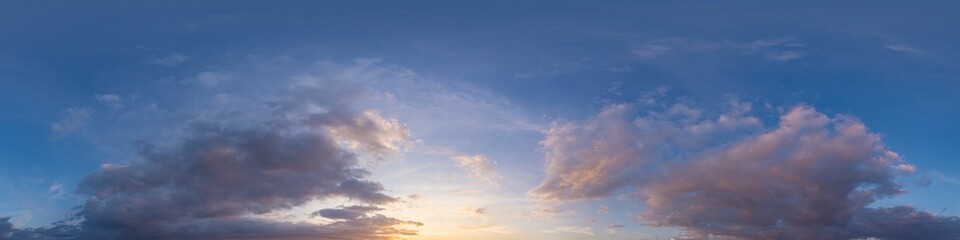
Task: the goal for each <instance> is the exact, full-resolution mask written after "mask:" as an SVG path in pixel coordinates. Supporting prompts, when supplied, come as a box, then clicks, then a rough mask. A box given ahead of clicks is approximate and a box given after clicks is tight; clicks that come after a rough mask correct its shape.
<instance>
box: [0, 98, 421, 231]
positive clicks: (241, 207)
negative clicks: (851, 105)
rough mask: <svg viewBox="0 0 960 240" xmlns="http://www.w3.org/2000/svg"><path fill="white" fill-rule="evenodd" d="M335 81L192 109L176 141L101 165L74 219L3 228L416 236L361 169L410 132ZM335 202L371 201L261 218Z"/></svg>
mask: <svg viewBox="0 0 960 240" xmlns="http://www.w3.org/2000/svg"><path fill="white" fill-rule="evenodd" d="M338 84H340V83H337V82H334V81H328V82H324V83H323V84H320V85H315V86H302V85H296V86H290V87H289V88H283V89H281V90H280V91H281V94H277V95H275V96H268V97H263V98H255V99H257V100H250V101H245V102H241V103H243V104H248V105H244V106H235V107H236V108H237V109H236V110H243V111H236V110H235V109H229V107H226V108H227V109H215V110H209V112H199V113H191V114H188V116H195V117H188V118H186V119H184V120H180V121H176V122H177V123H178V124H175V125H172V126H168V127H169V128H174V129H177V128H179V129H182V130H181V131H175V132H177V133H176V134H171V135H172V137H164V138H163V139H151V140H146V141H144V142H142V143H140V147H139V150H138V156H139V158H138V159H136V160H133V161H129V162H126V163H120V164H104V165H102V166H101V168H100V169H99V171H97V172H94V173H91V174H89V175H88V176H86V177H85V178H84V179H83V180H82V181H81V182H80V183H79V185H78V187H77V193H78V194H80V195H82V196H85V197H87V200H86V201H85V203H84V204H83V205H82V206H80V207H79V209H78V211H77V212H76V213H75V214H74V215H73V217H72V218H69V219H66V220H64V221H62V222H60V223H57V224H54V225H53V226H52V227H47V228H37V229H14V230H8V229H12V227H8V226H7V225H9V224H0V230H2V231H5V233H4V232H0V233H4V234H7V235H12V234H13V233H17V234H20V235H22V236H26V237H22V238H32V237H38V238H54V236H55V235H62V236H67V237H71V238H81V239H387V238H390V237H391V236H393V235H398V234H399V235H410V234H415V233H416V232H415V231H412V230H406V229H402V228H399V226H400V225H412V226H419V225H421V224H420V223H418V222H413V221H406V220H400V219H395V218H391V217H387V216H384V215H381V214H373V212H375V211H379V210H382V208H381V207H379V206H384V205H386V204H390V203H394V202H397V201H398V199H397V198H395V197H392V196H389V195H387V194H386V193H385V191H386V190H385V189H384V187H383V185H381V184H380V183H377V182H374V181H370V180H367V177H368V176H369V175H370V172H369V171H367V170H366V169H364V168H363V167H362V166H363V164H362V163H363V161H364V160H365V159H367V158H365V157H368V156H369V157H372V158H376V159H382V158H383V157H384V156H387V155H390V154H392V153H394V152H399V151H403V150H404V149H403V148H404V146H405V145H404V144H405V143H406V142H409V141H410V139H409V132H408V130H407V129H406V127H405V126H404V125H403V124H401V123H399V121H397V120H395V119H390V118H384V117H382V116H381V115H380V114H378V113H377V112H375V111H372V110H357V109H355V107H354V106H353V104H354V102H356V95H357V94H358V93H359V92H358V91H359V90H358V88H353V87H345V86H341V85H338ZM76 111H80V110H76ZM80 113H83V112H80ZM71 115H76V114H71ZM81 115H83V114H81ZM88 115H89V114H86V116H88ZM65 122H76V121H65ZM67 125H70V124H67V123H62V124H60V125H55V127H56V126H61V128H64V129H66V128H67V127H66V126H67ZM73 125H76V124H73ZM73 125H70V126H73ZM371 160H372V159H371ZM331 199H335V200H338V201H352V202H358V203H363V204H366V206H351V207H345V208H340V209H324V210H320V211H318V212H317V213H316V214H317V215H319V216H322V217H326V218H328V219H331V220H333V221H327V222H329V223H327V224H313V223H304V222H289V221H282V220H273V219H270V218H269V217H265V216H266V214H269V213H277V212H281V211H285V210H289V209H291V208H293V207H297V206H303V205H305V204H307V203H309V202H311V201H323V200H331ZM4 222H7V223H8V222H9V221H7V220H4ZM18 238H19V237H18Z"/></svg>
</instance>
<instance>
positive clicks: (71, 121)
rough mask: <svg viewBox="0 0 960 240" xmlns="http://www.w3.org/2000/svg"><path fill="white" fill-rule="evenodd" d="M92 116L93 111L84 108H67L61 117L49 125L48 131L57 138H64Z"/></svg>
mask: <svg viewBox="0 0 960 240" xmlns="http://www.w3.org/2000/svg"><path fill="white" fill-rule="evenodd" d="M92 116H93V111H91V110H90V108H86V107H75V108H68V109H66V110H64V111H63V117H62V118H60V120H57V121H56V122H53V123H51V124H50V130H51V131H53V133H54V134H56V135H57V136H61V137H62V136H66V135H69V134H70V133H73V132H74V131H76V130H77V129H80V128H81V127H83V126H84V125H86V124H87V122H89V121H90V118H91V117H92Z"/></svg>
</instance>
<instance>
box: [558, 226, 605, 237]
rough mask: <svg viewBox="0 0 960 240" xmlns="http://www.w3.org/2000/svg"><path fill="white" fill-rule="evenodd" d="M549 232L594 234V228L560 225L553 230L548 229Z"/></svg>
mask: <svg viewBox="0 0 960 240" xmlns="http://www.w3.org/2000/svg"><path fill="white" fill-rule="evenodd" d="M547 232H548V233H575V234H583V235H590V236H593V235H594V233H593V228H590V227H577V226H560V227H556V228H554V229H553V230H550V231H547Z"/></svg>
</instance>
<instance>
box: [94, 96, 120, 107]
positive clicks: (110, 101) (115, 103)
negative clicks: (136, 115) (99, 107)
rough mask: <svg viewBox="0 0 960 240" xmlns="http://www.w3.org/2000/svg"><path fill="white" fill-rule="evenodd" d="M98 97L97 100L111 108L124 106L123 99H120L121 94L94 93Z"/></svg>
mask: <svg viewBox="0 0 960 240" xmlns="http://www.w3.org/2000/svg"><path fill="white" fill-rule="evenodd" d="M93 97H94V98H96V99H97V102H100V104H103V105H104V106H107V107H109V108H111V109H121V108H123V101H121V99H120V95H116V94H97V95H93Z"/></svg>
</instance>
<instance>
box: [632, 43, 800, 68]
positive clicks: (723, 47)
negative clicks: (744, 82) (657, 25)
mask: <svg viewBox="0 0 960 240" xmlns="http://www.w3.org/2000/svg"><path fill="white" fill-rule="evenodd" d="M720 51H726V52H732V53H738V54H747V55H757V56H760V57H763V58H764V59H766V60H768V61H773V62H786V61H791V60H796V59H800V58H803V57H804V56H806V45H805V44H803V43H801V42H799V41H797V40H795V39H792V38H761V39H757V40H754V41H749V42H736V41H729V40H727V41H705V40H695V39H687V38H662V39H654V40H647V41H640V42H636V43H634V46H633V48H632V49H631V53H632V54H633V55H634V56H636V57H637V58H640V59H647V60H651V59H656V58H661V57H669V56H675V55H681V54H693V53H713V52H720Z"/></svg>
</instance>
